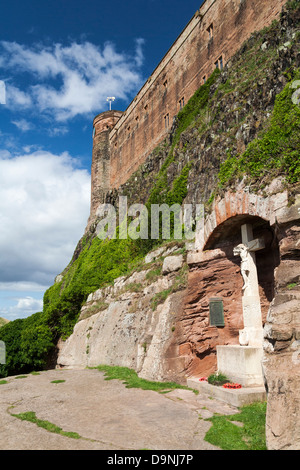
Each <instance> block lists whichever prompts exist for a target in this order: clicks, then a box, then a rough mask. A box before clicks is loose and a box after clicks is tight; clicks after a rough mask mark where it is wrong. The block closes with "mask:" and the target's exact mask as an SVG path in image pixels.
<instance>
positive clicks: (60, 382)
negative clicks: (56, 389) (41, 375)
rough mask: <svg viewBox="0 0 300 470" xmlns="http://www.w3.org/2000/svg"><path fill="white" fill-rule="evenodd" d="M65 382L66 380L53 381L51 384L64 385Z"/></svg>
mask: <svg viewBox="0 0 300 470" xmlns="http://www.w3.org/2000/svg"><path fill="white" fill-rule="evenodd" d="M64 382H65V380H52V382H51V383H52V384H62V383H64Z"/></svg>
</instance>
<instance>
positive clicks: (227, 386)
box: [223, 382, 242, 389]
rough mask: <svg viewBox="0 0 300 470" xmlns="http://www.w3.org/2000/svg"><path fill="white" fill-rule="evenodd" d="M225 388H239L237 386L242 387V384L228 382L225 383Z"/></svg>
mask: <svg viewBox="0 0 300 470" xmlns="http://www.w3.org/2000/svg"><path fill="white" fill-rule="evenodd" d="M223 388H231V389H237V388H242V386H241V384H237V383H236V384H234V383H229V382H228V383H227V384H224V385H223Z"/></svg>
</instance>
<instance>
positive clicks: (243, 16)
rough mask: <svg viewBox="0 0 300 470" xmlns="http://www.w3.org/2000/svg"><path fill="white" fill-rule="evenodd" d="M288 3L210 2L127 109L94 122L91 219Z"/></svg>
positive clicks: (254, 0)
mask: <svg viewBox="0 0 300 470" xmlns="http://www.w3.org/2000/svg"><path fill="white" fill-rule="evenodd" d="M284 4H285V0H260V1H258V0H206V1H205V2H204V3H203V5H202V6H201V8H200V9H199V10H198V11H197V12H196V14H195V15H194V16H193V18H192V19H191V20H190V22H189V23H188V25H187V26H186V28H185V29H184V31H183V32H182V33H181V34H180V35H179V37H178V38H177V39H176V41H175V42H174V43H173V45H172V46H171V48H170V49H169V51H168V52H167V53H166V55H165V56H164V58H163V59H162V61H161V62H160V63H159V65H158V66H157V67H156V69H155V70H154V72H153V73H152V75H151V77H150V78H149V79H148V81H147V82H146V83H145V84H144V86H143V87H142V88H141V90H140V91H139V93H138V94H137V95H136V97H135V98H134V100H133V101H132V103H131V104H130V105H129V106H128V108H127V109H126V111H125V112H124V113H121V112H118V111H111V112H110V111H108V112H105V113H102V114H100V115H99V116H97V117H96V118H95V121H94V150H93V163H92V207H91V215H93V214H94V211H95V208H96V203H97V202H98V204H99V203H100V202H102V201H101V195H103V192H104V191H105V190H107V189H113V188H119V187H120V185H121V184H124V183H125V182H126V181H127V180H128V178H129V177H130V175H132V173H134V172H135V171H136V170H137V169H138V167H139V166H140V165H141V164H142V163H144V161H145V160H146V157H147V156H148V155H149V153H150V152H151V151H152V150H153V149H154V148H155V147H156V146H157V145H158V144H159V143H160V142H161V141H162V140H163V139H164V138H165V137H166V136H167V135H168V132H169V131H170V129H171V126H172V123H173V119H174V117H175V116H176V115H177V114H178V112H179V111H180V109H181V108H182V107H183V106H184V105H185V104H186V103H187V102H188V100H189V99H190V98H191V96H192V95H193V94H194V93H195V91H196V90H197V89H198V88H199V87H200V86H201V85H202V84H203V83H204V81H205V80H206V79H207V78H208V77H209V75H211V73H212V72H213V70H214V69H215V68H216V67H219V68H222V67H224V65H225V64H226V63H228V61H229V60H230V58H231V57H232V56H233V54H234V53H235V52H236V51H237V50H238V49H239V48H240V47H241V46H242V44H243V43H244V42H245V41H246V39H247V38H249V36H250V35H251V33H252V32H254V31H258V30H260V29H262V28H263V27H264V26H267V25H268V24H270V23H271V22H272V20H274V19H276V18H277V17H278V16H279V14H280V11H281V9H282V7H283V5H284ZM99 121H100V122H99ZM102 132H104V134H105V137H103V136H102V135H101V134H102ZM104 141H105V142H106V143H105V144H104ZM102 160H103V161H102ZM99 191H100V194H99Z"/></svg>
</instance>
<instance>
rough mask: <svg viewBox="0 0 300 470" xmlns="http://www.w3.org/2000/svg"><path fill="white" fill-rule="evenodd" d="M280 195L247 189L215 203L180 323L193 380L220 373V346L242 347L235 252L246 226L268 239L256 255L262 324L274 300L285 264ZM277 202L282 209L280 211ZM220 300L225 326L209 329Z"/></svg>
mask: <svg viewBox="0 0 300 470" xmlns="http://www.w3.org/2000/svg"><path fill="white" fill-rule="evenodd" d="M281 202H282V200H281V197H279V198H278V196H277V198H276V199H275V198H273V197H267V198H263V197H261V196H258V195H252V194H250V193H247V192H245V191H237V192H235V193H231V192H228V193H226V194H225V196H224V198H222V199H219V200H217V201H216V202H215V204H214V206H213V208H212V211H211V213H210V214H209V215H208V216H206V218H205V223H204V225H203V227H202V229H201V230H200V232H199V234H198V237H197V240H196V248H197V251H195V252H193V253H190V254H189V256H188V264H189V281H188V288H187V293H186V297H185V309H184V312H183V315H182V318H181V321H180V326H181V330H180V331H181V341H180V348H179V351H180V355H181V356H184V357H185V361H186V371H187V374H188V375H190V376H207V375H208V374H210V373H212V372H214V371H215V370H216V369H217V357H216V347H217V346H218V345H238V344H239V331H240V330H242V329H243V328H244V319H243V306H242V288H243V278H242V275H241V258H240V257H239V256H235V255H234V253H233V248H234V247H236V246H237V245H239V244H240V243H241V242H242V235H241V226H242V225H244V224H248V225H250V226H251V227H252V229H253V239H260V240H263V243H264V248H263V249H261V250H259V251H257V252H256V266H257V273H258V283H259V297H260V302H261V316H262V326H263V325H264V324H265V322H266V319H267V314H268V310H269V307H270V304H271V302H272V300H273V299H274V296H275V282H274V271H275V268H276V267H277V266H278V265H279V263H280V256H279V245H278V240H277V237H276V223H275V224H274V221H275V218H274V215H275V213H276V211H278V210H279V208H280V207H281ZM278 204H279V206H280V207H278ZM215 297H217V298H221V299H222V301H223V310H224V326H223V327H219V326H211V325H210V312H209V310H210V309H209V303H210V299H213V298H215Z"/></svg>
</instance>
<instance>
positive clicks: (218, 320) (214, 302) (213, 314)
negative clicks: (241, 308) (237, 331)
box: [209, 297, 225, 326]
mask: <svg viewBox="0 0 300 470" xmlns="http://www.w3.org/2000/svg"><path fill="white" fill-rule="evenodd" d="M209 324H210V326H225V323H224V308H223V299H221V298H220V297H215V298H212V299H210V300H209Z"/></svg>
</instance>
